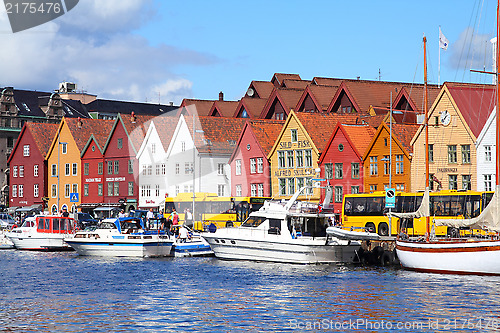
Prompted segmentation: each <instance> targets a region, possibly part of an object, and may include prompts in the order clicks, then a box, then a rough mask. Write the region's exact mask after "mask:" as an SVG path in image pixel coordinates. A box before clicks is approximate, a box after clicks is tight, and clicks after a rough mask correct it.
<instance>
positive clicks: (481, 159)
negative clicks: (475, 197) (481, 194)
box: [475, 108, 496, 191]
mask: <svg viewBox="0 0 500 333" xmlns="http://www.w3.org/2000/svg"><path fill="white" fill-rule="evenodd" d="M495 138H496V108H495V109H493V112H491V114H490V116H489V117H488V120H487V121H486V123H485V125H484V127H483V129H482V130H481V133H480V134H479V136H478V138H477V140H476V143H475V145H476V149H477V190H478V191H494V190H495V174H496V173H495V167H496V153H495V150H496V142H495Z"/></svg>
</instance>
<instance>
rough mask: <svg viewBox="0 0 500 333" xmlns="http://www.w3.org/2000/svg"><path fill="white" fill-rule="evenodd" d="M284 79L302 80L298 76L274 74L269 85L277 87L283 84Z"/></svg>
mask: <svg viewBox="0 0 500 333" xmlns="http://www.w3.org/2000/svg"><path fill="white" fill-rule="evenodd" d="M284 79H292V80H302V79H301V78H300V75H299V74H285V73H274V75H273V78H272V79H271V83H272V84H274V86H275V87H279V86H281V85H282V84H283V80H284Z"/></svg>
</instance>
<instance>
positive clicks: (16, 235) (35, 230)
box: [7, 215, 76, 251]
mask: <svg viewBox="0 0 500 333" xmlns="http://www.w3.org/2000/svg"><path fill="white" fill-rule="evenodd" d="M75 227H76V223H75V220H73V219H72V218H70V217H62V216H45V215H38V216H30V217H27V218H26V219H25V220H24V222H23V224H22V225H21V226H20V227H18V228H14V229H12V230H11V231H9V232H7V238H9V239H10V240H11V241H12V243H14V246H15V248H16V249H18V250H45V251H64V250H72V248H71V247H70V246H69V245H68V244H66V242H65V241H64V239H65V238H68V237H70V236H72V235H74V233H75Z"/></svg>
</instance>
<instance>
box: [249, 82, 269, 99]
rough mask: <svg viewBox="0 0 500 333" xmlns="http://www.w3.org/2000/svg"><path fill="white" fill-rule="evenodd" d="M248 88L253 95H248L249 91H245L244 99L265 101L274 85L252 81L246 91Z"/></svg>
mask: <svg viewBox="0 0 500 333" xmlns="http://www.w3.org/2000/svg"><path fill="white" fill-rule="evenodd" d="M250 88H252V90H253V95H252V96H250V95H248V91H249V90H247V93H246V95H245V97H252V98H264V99H267V98H268V97H269V95H271V93H272V92H273V89H274V85H273V84H272V83H271V82H269V81H252V82H251V83H250V86H249V87H248V89H250Z"/></svg>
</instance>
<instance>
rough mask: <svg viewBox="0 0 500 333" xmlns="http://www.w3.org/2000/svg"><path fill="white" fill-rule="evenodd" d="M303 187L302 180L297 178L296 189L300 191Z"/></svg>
mask: <svg viewBox="0 0 500 333" xmlns="http://www.w3.org/2000/svg"><path fill="white" fill-rule="evenodd" d="M302 187H304V178H297V189H298V190H300V189H301V188H302Z"/></svg>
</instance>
